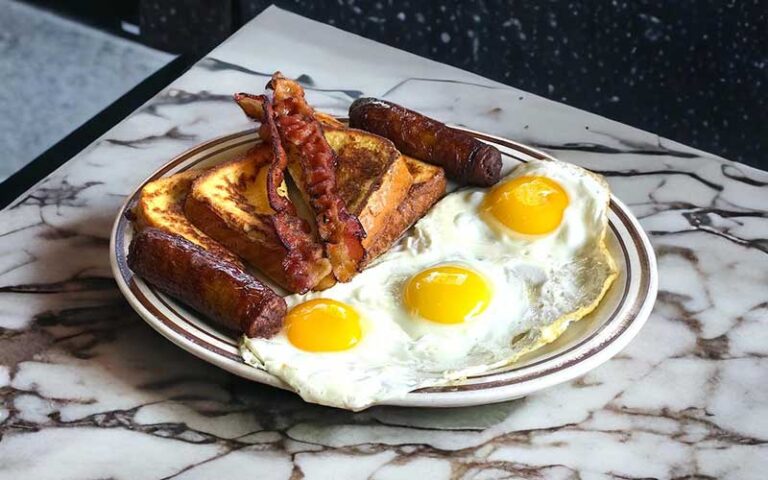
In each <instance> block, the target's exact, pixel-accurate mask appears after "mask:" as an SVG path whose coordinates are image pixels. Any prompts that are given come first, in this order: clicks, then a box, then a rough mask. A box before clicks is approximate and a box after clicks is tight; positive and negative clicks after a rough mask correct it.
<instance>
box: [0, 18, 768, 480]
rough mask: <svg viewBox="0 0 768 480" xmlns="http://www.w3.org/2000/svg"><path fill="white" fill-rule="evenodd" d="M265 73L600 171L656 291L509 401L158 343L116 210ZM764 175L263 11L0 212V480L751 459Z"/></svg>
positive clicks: (765, 416) (230, 122) (575, 474)
mask: <svg viewBox="0 0 768 480" xmlns="http://www.w3.org/2000/svg"><path fill="white" fill-rule="evenodd" d="M275 69H280V70H282V71H283V72H284V73H285V74H286V75H289V76H293V77H299V78H301V79H302V81H303V82H304V84H305V85H306V87H307V91H308V96H309V99H310V101H311V102H312V103H314V104H315V105H316V106H317V107H318V108H320V109H322V110H326V111H329V112H332V113H337V114H343V113H344V112H345V111H346V107H347V106H348V104H349V103H350V102H351V101H352V100H353V99H354V98H355V97H357V96H359V95H362V94H365V95H373V96H384V97H386V98H388V99H391V100H393V101H395V102H401V103H404V104H407V105H408V106H410V107H413V108H415V109H418V110H422V111H424V112H425V113H428V114H430V115H433V116H435V117H437V118H440V119H442V120H445V121H448V122H452V123H457V124H462V125H466V126H468V127H470V128H473V129H476V130H481V131H486V132H489V133H492V134H497V135H501V136H505V137H509V138H512V139H515V140H519V141H523V142H527V143H529V144H532V145H538V146H540V147H542V148H546V149H547V150H549V151H550V152H552V153H554V154H555V155H557V156H558V157H559V158H561V159H562V160H566V161H570V162H574V163H577V164H579V165H582V166H585V167H588V168H591V169H593V170H596V171H598V172H601V173H602V174H603V175H605V176H606V177H607V179H608V181H609V182H610V184H611V187H612V189H613V190H614V193H615V194H616V195H617V196H618V197H619V198H620V199H621V200H623V201H624V202H625V203H627V204H628V205H629V206H630V207H631V209H632V210H633V211H634V213H635V214H636V215H637V216H638V217H639V218H640V219H641V222H642V224H643V226H644V228H645V229H646V230H647V231H648V232H649V233H650V235H651V237H652V242H653V244H654V248H655V250H656V254H657V256H658V261H659V277H660V292H659V299H658V302H657V305H656V308H655V309H654V312H653V314H652V315H651V318H650V319H649V321H648V323H647V324H646V326H645V327H644V329H643V330H642V331H641V332H640V334H639V335H638V337H637V338H636V339H635V340H634V341H633V342H632V343H631V344H630V345H629V346H628V347H627V348H626V349H625V350H624V351H623V352H621V353H620V354H619V355H618V356H616V357H614V358H613V359H612V360H610V361H609V362H607V363H606V364H604V365H602V366H601V367H599V368H597V369H595V370H593V371H592V372H590V373H589V374H587V375H586V376H584V377H582V378H581V379H578V380H576V381H572V382H569V383H566V384H563V385H559V386H556V387H553V388H550V389H547V390H544V391H542V392H540V393H537V394H535V395H531V396H529V397H527V398H525V399H521V400H516V401H512V402H507V403H503V404H499V405H492V406H485V407H475V408H463V409H452V410H417V409H404V408H385V407H378V408H372V409H370V410H367V411H364V412H361V413H350V412H345V411H340V410H334V409H330V408H324V407H319V406H315V405H309V404H305V403H303V402H301V400H299V399H298V397H296V396H294V395H292V394H289V393H286V392H282V391H278V390H275V389H272V388H269V387H265V386H261V385H257V384H253V383H248V382H246V381H243V380H240V379H238V378H235V377H233V376H231V375H229V374H226V373H225V372H223V371H221V370H218V369H216V368H215V367H213V366H211V365H208V364H206V363H204V362H202V361H200V360H198V359H196V358H194V357H192V356H191V355H189V354H187V353H185V352H184V351H182V350H180V349H178V348H176V347H174V346H173V345H172V344H171V343H170V342H167V341H165V340H164V339H162V338H161V337H160V336H159V335H158V334H156V333H155V332H154V331H152V330H151V329H150V328H149V327H148V326H147V325H145V324H144V323H143V322H142V321H141V320H140V319H139V318H138V316H137V315H135V314H134V313H133V312H132V311H131V310H130V308H129V307H128V306H127V304H126V303H125V301H124V300H123V299H122V298H121V296H120V294H119V292H118V291H117V288H116V287H115V284H114V281H113V280H112V277H111V273H110V270H109V265H108V238H109V230H110V227H111V224H112V222H113V220H114V216H115V214H116V212H117V209H118V207H119V206H120V204H121V202H122V201H123V199H124V197H125V195H126V194H128V193H129V192H130V191H131V190H132V189H133V188H134V187H135V186H136V185H137V184H138V183H139V182H140V181H141V180H142V179H143V178H144V177H146V176H147V175H148V174H149V173H150V172H152V171H153V170H154V169H155V168H157V167H158V166H160V165H162V164H163V163H165V162H166V161H167V160H168V159H169V158H171V157H172V156H173V155H175V154H177V153H179V152H181V151H183V150H184V149H186V148H189V147H190V146H192V145H194V144H196V143H199V142H201V141H203V140H206V139H209V138H211V137H215V136H217V135H221V134H225V133H230V132H234V131H238V130H242V129H245V128H248V127H249V126H250V125H249V123H248V122H247V120H246V119H245V118H243V116H242V115H241V114H240V112H239V111H238V108H237V107H236V106H235V105H234V104H233V103H232V102H231V101H230V97H229V96H230V94H231V93H232V92H236V91H241V90H260V89H261V87H262V85H263V84H264V82H265V81H266V79H267V74H269V73H271V72H272V71H273V70H275ZM767 207H768V173H766V172H762V171H758V170H755V169H752V168H749V167H746V166H743V165H740V164H737V163H733V162H730V161H727V160H724V159H722V158H718V157H715V156H712V155H709V154H706V153H703V152H700V151H697V150H694V149H691V148H688V147H686V146H684V145H680V144H677V143H674V142H670V141H668V140H665V139H663V138H659V137H658V136H656V135H653V134H650V133H646V132H641V131H638V130H636V129H633V128H630V127H627V126H624V125H621V124H619V123H616V122H613V121H610V120H607V119H604V118H601V117H598V116H596V115H592V114H589V113H585V112H582V111H579V110H576V109H573V108H571V107H567V106H565V105H562V104H558V103H554V102H551V101H548V100H545V99H542V98H540V97H536V96H535V95H531V94H528V93H526V92H523V91H520V90H516V89H512V88H509V87H505V86H503V85H501V84H498V83H495V82H491V81H488V80H485V79H483V78H481V77H478V76H476V75H472V74H469V73H466V72H463V71H460V70H456V69H454V68H451V67H447V66H445V65H440V64H437V63H434V62H430V61H427V60H424V59H420V58H418V57H415V56H412V55H408V54H405V53H403V52H399V51H397V50H394V49H391V48H387V47H384V46H381V45H378V44H375V43H374V42H371V41H368V40H365V39H362V38H358V37H354V36H350V35H347V34H344V33H342V32H340V31H338V30H335V29H333V28H330V27H326V26H322V25H319V24H316V23H313V22H309V21H306V20H304V19H301V18H300V17H297V16H295V15H292V14H287V13H285V12H282V11H280V10H277V9H270V10H267V11H266V12H265V13H264V14H263V15H261V16H260V17H258V18H257V19H255V20H254V21H252V22H251V23H249V24H248V25H247V26H246V27H244V28H243V29H242V30H241V31H239V32H238V33H237V34H235V35H234V36H233V37H232V38H231V39H230V40H228V41H227V42H226V43H224V44H223V45H222V46H220V47H219V48H217V49H215V50H214V51H213V52H211V54H210V55H209V56H208V57H207V58H205V59H204V60H202V61H201V62H200V63H199V64H198V65H197V66H195V67H194V68H193V69H191V70H190V71H189V72H187V73H186V74H185V75H183V76H182V77H180V78H179V79H178V80H177V81H176V82H174V83H173V84H172V85H171V86H170V87H169V88H168V89H166V90H164V91H163V92H161V93H160V94H159V95H158V96H157V97H156V98H155V99H153V100H152V101H150V102H149V103H148V104H146V105H145V106H144V107H142V108H141V109H139V110H138V111H137V112H135V113H134V114H133V115H132V116H131V117H129V118H128V119H126V120H125V121H124V122H122V123H120V124H119V125H117V126H116V127H114V128H113V129H112V130H110V131H109V132H108V133H107V134H106V135H105V136H104V137H103V138H101V139H99V140H98V141H96V142H95V143H94V144H92V145H91V146H90V147H88V148H87V149H86V150H84V151H83V152H81V153H80V154H79V155H77V156H76V157H75V158H73V159H72V160H71V161H70V162H68V163H67V164H66V165H64V166H63V167H62V168H60V169H59V170H57V171H56V172H54V173H53V174H52V175H51V176H49V177H48V178H47V179H46V180H45V181H44V182H42V183H41V184H39V185H38V186H37V187H36V188H34V189H33V190H32V191H30V192H28V193H27V194H25V195H23V196H21V197H20V198H19V199H18V200H17V201H16V202H14V203H13V204H12V205H11V207H9V208H8V209H6V210H4V211H2V212H0V327H1V328H2V330H0V435H2V437H1V439H0V479H16V478H36V479H41V480H42V479H49V478H51V479H53V478H56V479H62V478H65V479H81V478H121V479H132V478H157V479H160V478H179V479H194V478H231V477H235V476H237V477H248V478H274V479H286V480H287V479H298V478H309V479H323V478H352V479H353V478H361V479H366V478H371V479H392V478H403V479H411V478H430V479H431V478H436V479H440V478H453V479H466V480H468V479H502V478H544V479H565V478H568V479H570V478H585V479H592V478H731V479H742V478H754V479H758V478H764V476H765V472H766V471H768V446H766V442H768V387H767V385H768V368H766V367H768V288H766V287H767V286H768V243H767V242H766V237H768V235H767V234H768V218H767V217H768V212H767V211H766V208H767Z"/></svg>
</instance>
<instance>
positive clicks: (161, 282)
mask: <svg viewBox="0 0 768 480" xmlns="http://www.w3.org/2000/svg"><path fill="white" fill-rule="evenodd" d="M128 266H129V267H130V268H131V270H133V271H134V272H135V273H136V274H137V275H139V276H140V277H142V278H143V279H144V280H146V281H147V282H149V283H151V284H152V285H154V286H156V287H157V288H159V289H160V290H162V291H163V292H165V293H167V294H168V295H170V296H172V297H175V298H178V299H179V300H181V301H182V302H184V303H186V304H188V305H189V306H191V307H193V308H194V309H196V310H198V311H200V312H201V313H204V314H205V315H208V316H209V317H211V318H212V319H214V320H216V321H217V322H218V323H220V324H222V325H224V326H226V327H229V328H232V329H234V330H237V331H239V332H242V333H245V334H246V335H247V336H249V337H270V336H272V335H274V334H275V333H277V332H278V331H279V330H280V328H281V327H282V324H283V318H284V317H285V311H286V308H287V307H286V304H285V300H283V298H282V297H280V296H279V295H277V294H276V293H275V292H273V291H272V289H270V288H269V287H268V286H266V285H264V284H263V283H261V282H260V281H259V280H258V279H257V278H255V277H254V276H253V275H251V274H250V273H248V272H246V271H245V270H243V269H242V268H240V267H238V266H237V265H235V264H234V263H232V262H229V261H227V260H225V259H223V258H221V257H218V256H216V255H214V254H212V253H211V252H209V251H207V250H205V249H203V248H201V247H199V246H197V245H195V244H194V243H192V242H190V241H188V240H186V239H184V238H183V237H181V236H180V235H176V234H173V233H168V232H164V231H162V230H158V229H155V228H147V229H145V230H142V231H141V232H139V233H138V234H136V235H135V236H134V237H133V241H132V242H131V245H130V247H129V251H128Z"/></svg>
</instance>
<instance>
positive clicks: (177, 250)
mask: <svg viewBox="0 0 768 480" xmlns="http://www.w3.org/2000/svg"><path fill="white" fill-rule="evenodd" d="M267 88H268V89H269V90H271V91H272V95H271V96H270V97H269V98H268V97H267V96H265V95H251V94H246V93H240V94H237V95H235V100H236V101H237V103H238V105H239V106H240V107H241V108H242V110H243V111H244V112H245V113H246V114H247V115H248V116H249V117H251V118H253V119H255V120H257V121H259V122H260V127H259V136H260V137H261V140H262V141H261V142H259V143H256V145H254V146H253V147H252V148H250V149H249V150H248V151H247V152H246V153H245V154H243V155H241V156H240V157H238V158H235V159H233V160H230V161H228V162H224V163H221V164H218V165H215V166H213V167H210V168H208V169H207V170H203V171H191V172H183V173H180V174H176V175H174V176H171V177H169V178H166V179H161V180H157V181H155V182H151V183H149V184H147V186H145V187H144V189H143V190H142V192H141V196H140V198H139V201H138V203H137V206H136V208H135V209H134V217H135V220H136V222H135V225H136V228H137V231H138V232H137V234H136V235H135V237H134V240H133V242H132V243H131V245H130V248H129V250H130V251H129V257H128V263H129V266H130V268H132V269H133V270H134V272H135V273H136V274H137V275H139V276H141V277H143V278H144V279H145V280H146V281H147V282H149V283H152V284H154V285H155V286H157V287H158V288H159V289H160V290H162V291H164V292H166V293H168V294H169V295H172V296H175V297H177V298H179V299H180V300H181V301H183V302H186V303H188V304H189V305H191V306H192V307H194V308H196V309H198V310H200V311H201V312H203V313H205V314H207V315H209V316H211V317H212V318H214V319H216V320H217V321H219V322H220V323H222V324H224V325H227V326H229V327H231V328H234V329H237V330H238V331H241V332H243V334H244V335H243V338H242V340H241V343H240V352H241V355H242V357H243V360H244V361H245V362H246V363H249V364H251V365H253V366H254V367H256V368H260V369H263V370H266V371H267V372H269V373H271V374H272V375H274V376H276V377H278V378H280V379H281V380H282V381H284V382H285V383H286V384H288V385H290V386H291V387H292V388H293V389H294V390H295V391H297V392H298V393H299V394H300V395H301V396H302V397H303V398H304V399H306V400H308V401H312V402H316V403H321V404H326V405H332V406H338V407H343V408H349V409H353V410H357V409H362V408H365V407H367V406H369V405H371V404H374V403H376V402H380V401H384V400H388V399H392V398H396V397H399V396H402V395H404V394H406V393H408V392H410V391H413V390H414V389H418V388H422V387H429V386H439V385H447V384H451V383H452V382H456V381H459V380H461V379H463V378H465V377H467V376H469V375H473V374H478V373H483V372H487V371H490V370H493V369H495V368H499V367H502V366H505V365H507V364H510V363H512V362H515V361H516V360H517V359H519V358H520V357H521V356H522V355H524V354H526V353H528V352H531V351H533V350H535V349H537V348H539V347H541V346H542V345H545V344H547V343H550V342H552V341H554V340H555V339H557V338H558V337H559V336H560V335H561V334H562V333H563V331H565V329H566V328H567V327H568V325H569V323H570V322H573V321H576V320H579V319H580V318H582V317H583V316H585V315H587V314H588V313H589V312H591V311H592V310H593V309H594V308H595V307H596V306H597V305H598V303H599V302H600V300H601V299H602V297H603V296H604V294H605V293H606V291H607V289H608V288H609V286H610V285H611V283H612V282H613V280H614V278H615V277H616V274H617V273H616V266H615V264H614V261H613V259H612V258H611V256H610V254H609V253H608V249H607V247H606V242H605V236H606V231H607V225H608V207H609V202H610V191H609V188H608V185H607V184H606V183H605V181H604V180H603V179H602V178H601V177H599V176H598V175H595V174H593V173H590V172H588V171H586V170H584V169H582V168H579V167H576V166H574V165H570V164H566V163H562V162H558V161H540V160H534V161H531V162H529V163H526V164H520V165H518V166H517V167H516V168H514V170H512V172H511V173H510V174H509V175H507V176H506V177H505V178H501V173H500V172H501V154H500V152H499V151H498V150H496V149H495V148H493V147H492V146H489V145H486V144H484V143H483V142H481V141H479V140H477V139H475V138H474V137H472V136H471V135H469V134H466V133H463V132H459V131H457V130H455V129H452V128H449V127H447V126H445V125H444V124H442V123H440V122H438V121H436V120H432V119H430V118H428V117H425V116H423V115H421V114H418V113H416V112H412V111H410V110H407V109H405V108H403V107H400V106H398V105H395V104H391V103H388V102H384V101H381V100H375V99H361V100H358V101H356V102H354V103H353V104H352V106H351V108H350V122H351V124H352V126H354V127H360V129H358V128H350V127H348V126H346V125H344V124H342V123H341V122H339V121H338V120H336V119H335V118H333V117H331V116H330V115H328V114H324V113H320V112H316V111H314V109H313V108H312V107H311V106H310V105H309V104H308V103H307V101H306V99H305V98H304V91H303V90H302V88H301V86H300V85H299V84H298V83H296V82H294V81H292V80H288V79H286V78H284V77H283V76H281V75H280V74H279V73H276V74H275V75H274V76H273V77H272V79H271V81H270V82H269V83H268V85H267ZM414 157H416V158H414ZM286 171H287V172H288V178H286ZM446 175H447V176H448V177H450V178H453V179H455V180H457V181H458V182H459V183H460V184H464V185H474V186H471V187H468V188H464V189H461V190H458V191H454V192H453V193H450V194H448V195H446V196H444V195H445V191H446ZM414 224H415V225H414ZM411 227H412V228H411ZM240 259H243V260H244V262H245V263H244V264H245V265H247V266H248V267H253V268H255V269H256V270H258V271H259V272H261V273H262V274H263V275H264V276H266V277H267V278H268V279H269V280H271V281H272V282H273V283H275V284H277V285H279V286H280V287H282V288H283V289H284V290H286V291H287V292H288V295H287V296H285V297H284V298H282V297H281V296H279V295H278V294H277V293H275V292H274V291H273V290H271V289H270V288H269V287H268V286H266V285H265V284H262V283H260V281H259V280H258V279H257V278H256V277H254V276H252V275H251V273H249V272H247V271H245V268H246V267H245V266H244V264H243V263H242V262H241V260H240Z"/></svg>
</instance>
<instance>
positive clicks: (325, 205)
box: [267, 72, 365, 282]
mask: <svg viewBox="0 0 768 480" xmlns="http://www.w3.org/2000/svg"><path fill="white" fill-rule="evenodd" d="M267 88H268V89H271V90H273V92H274V97H273V100H272V101H273V107H274V110H275V120H276V122H277V130H278V131H279V132H280V138H281V139H282V141H283V143H284V144H286V145H287V146H288V152H289V153H290V154H291V157H292V158H291V161H297V162H299V164H300V166H301V172H302V183H303V185H304V188H305V190H306V193H307V195H308V197H309V203H310V206H311V207H312V210H313V211H314V212H315V216H316V218H317V227H318V233H319V234H320V238H321V239H322V240H323V242H324V245H325V251H326V254H327V255H328V258H329V259H330V260H331V265H332V266H333V273H334V276H335V277H336V279H337V280H339V281H340V282H346V281H349V280H350V279H351V278H352V277H353V276H354V275H355V273H357V271H358V269H359V268H360V265H361V263H362V261H363V260H364V257H365V250H364V249H363V245H362V239H363V238H364V237H365V231H364V230H363V227H362V225H361V224H360V221H359V220H358V219H357V217H355V216H354V215H352V214H350V213H349V212H348V211H347V208H346V205H345V204H344V201H343V200H342V198H341V196H340V195H339V194H338V192H337V190H336V173H335V167H336V154H335V153H334V151H333V150H332V149H331V147H330V146H329V145H328V142H327V141H326V140H325V137H324V136H323V131H322V128H321V127H320V124H319V123H318V121H317V120H316V119H315V117H314V110H313V109H312V107H311V106H310V105H309V104H308V103H307V102H306V100H305V99H304V90H303V89H302V88H301V86H300V85H299V84H298V83H296V82H294V81H293V80H288V79H286V78H284V77H283V76H282V75H281V74H280V73H279V72H278V73H275V74H274V75H273V76H272V80H271V81H270V82H269V84H267Z"/></svg>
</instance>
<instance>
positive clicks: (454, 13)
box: [31, 0, 768, 168]
mask: <svg viewBox="0 0 768 480" xmlns="http://www.w3.org/2000/svg"><path fill="white" fill-rule="evenodd" d="M31 3H35V4H37V5H43V6H45V7H47V8H51V9H54V10H56V11H58V12H60V13H64V14H65V15H68V16H70V17H74V18H76V19H78V20H80V21H83V22H85V23H89V24H91V25H96V26H98V27H100V28H103V29H105V30H109V31H112V32H114V33H117V34H120V35H123V36H128V37H131V38H134V39H135V40H137V41H141V42H143V43H145V44H148V45H150V46H153V47H156V48H160V49H163V50H166V51H169V52H174V53H182V54H184V55H185V58H187V59H188V61H189V62H191V61H193V60H194V59H196V58H198V57H199V56H200V55H202V54H204V53H205V52H207V51H208V50H209V49H210V48H212V47H213V46H215V45H216V44H218V43H219V42H220V41H221V40H223V39H224V38H226V37H227V36H229V35H230V34H231V32H233V31H234V30H236V29H237V28H238V27H239V26H240V25H242V24H243V23H244V22H246V21H247V20H248V19H250V18H252V17H253V16H255V15H257V14H258V13H259V12H261V11H262V10H263V9H264V8H266V7H267V6H268V5H269V4H271V3H275V4H276V5H278V6H280V7H282V8H285V9H287V10H290V11H293V12H296V13H299V14H301V15H304V16H306V17H309V18H313V19H315V20H319V21H321V22H324V23H328V24H331V25H335V26H337V27H339V28H342V29H344V30H347V31H350V32H353V33H357V34H360V35H362V36H365V37H368V38H371V39H374V40H377V41H380V42H382V43H386V44H388V45H392V46H394V47H397V48H400V49H403V50H407V51H409V52H413V53H415V54H418V55H422V56H425V57H428V58H432V59H434V60H437V61H440V62H444V63H448V64H451V65H455V66H457V67H460V68H463V69H466V70H469V71H472V72H475V73H478V74H480V75H483V76H485V77H488V78H492V79H494V80H498V81H501V82H503V83H506V84H509V85H512V86H515V87H518V88H521V89H523V90H527V91H530V92H533V93H536V94H538V95H542V96H544V97H548V98H551V99H553V100H557V101H560V102H564V103H567V104H569V105H573V106H575V107H578V108H582V109H585V110H589V111H591V112H595V113H598V114H601V115H604V116H606V117H609V118H612V119H614V120H618V121H620V122H623V123H627V124H630V125H634V126H636V127H639V128H642V129H644V130H649V131H652V132H656V133H658V134H660V135H662V136H664V137H668V138H671V139H673V140H677V141H679V142H682V143H685V144H689V145H692V146H695V147H697V148H700V149H702V150H706V151H709V152H712V153H715V154H718V155H722V156H724V157H726V158H730V159H732V160H738V161H742V162H745V163H749V164H752V165H755V166H762V167H763V168H768V163H767V161H768V155H767V154H768V113H767V112H768V108H766V107H768V101H767V100H766V97H767V96H768V95H767V94H768V87H767V84H768V73H767V72H768V69H766V67H767V66H768V33H766V32H768V2H767V1H766V0H751V1H712V0H703V1H701V0H699V1H696V0H679V1H664V2H649V1H588V0H582V1H570V2H555V1H499V0H485V1H464V2H458V1H456V2H429V1H421V2H419V1H387V0H356V1H350V0H322V1H317V0H316V1H306V0H285V1H280V0H277V1H274V2H269V1H262V0H234V1H213V0H141V1H139V0H135V1H111V2H102V1H92V0H76V1H69V2H56V1H50V0H43V1H39V0H38V1H33V2H31ZM122 21H125V22H128V23H132V24H135V25H138V26H140V29H141V33H140V35H138V37H136V36H133V35H130V34H128V33H126V32H125V31H124V29H122V28H121V22H122ZM257 51H258V49H257V47H256V46H255V47H254V52H255V53H254V54H257Z"/></svg>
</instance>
